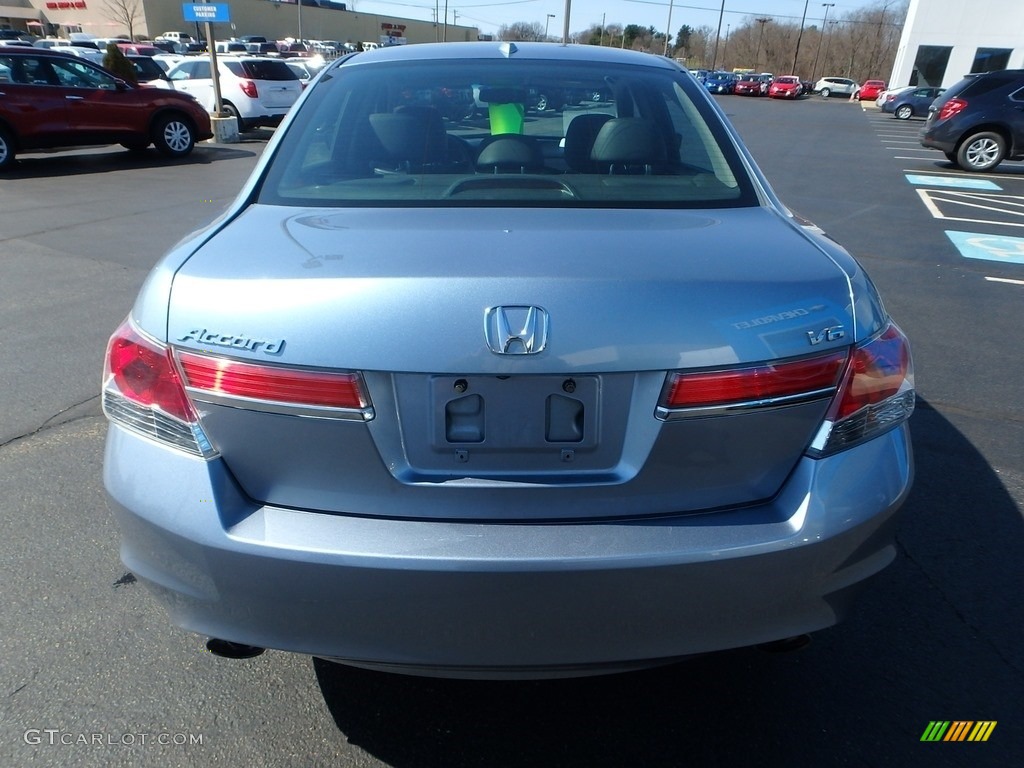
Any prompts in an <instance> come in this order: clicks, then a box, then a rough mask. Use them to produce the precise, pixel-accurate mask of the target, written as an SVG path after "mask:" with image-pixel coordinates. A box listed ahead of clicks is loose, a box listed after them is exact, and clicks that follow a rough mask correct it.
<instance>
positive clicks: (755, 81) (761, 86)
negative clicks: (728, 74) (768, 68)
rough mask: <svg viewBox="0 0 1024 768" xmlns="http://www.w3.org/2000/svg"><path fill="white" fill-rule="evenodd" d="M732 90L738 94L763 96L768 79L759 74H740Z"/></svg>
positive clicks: (766, 89)
mask: <svg viewBox="0 0 1024 768" xmlns="http://www.w3.org/2000/svg"><path fill="white" fill-rule="evenodd" d="M732 92H733V93H735V94H737V95H739V96H764V95H765V94H766V93H768V81H767V80H765V79H764V78H763V77H762V76H761V75H741V76H740V79H739V80H737V81H736V84H735V85H734V86H733V89H732Z"/></svg>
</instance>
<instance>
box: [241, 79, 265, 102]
mask: <svg viewBox="0 0 1024 768" xmlns="http://www.w3.org/2000/svg"><path fill="white" fill-rule="evenodd" d="M238 87H239V88H241V89H242V93H244V94H245V95H246V96H248V97H249V98H250V99H258V98H259V97H260V94H259V91H257V90H256V83H254V82H253V81H252V80H239V81H238Z"/></svg>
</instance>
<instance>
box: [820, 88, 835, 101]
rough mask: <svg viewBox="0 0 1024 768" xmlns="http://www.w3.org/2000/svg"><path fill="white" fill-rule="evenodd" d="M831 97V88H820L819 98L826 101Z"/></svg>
mask: <svg viewBox="0 0 1024 768" xmlns="http://www.w3.org/2000/svg"><path fill="white" fill-rule="evenodd" d="M831 95H832V89H831V88H822V89H821V98H823V99H827V98H828V97H829V96H831Z"/></svg>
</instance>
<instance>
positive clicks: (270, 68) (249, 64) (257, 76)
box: [241, 60, 297, 80]
mask: <svg viewBox="0 0 1024 768" xmlns="http://www.w3.org/2000/svg"><path fill="white" fill-rule="evenodd" d="M241 66H242V68H243V70H244V71H245V77H251V78H252V79H253V80H295V79H297V78H296V76H295V73H294V72H292V70H291V69H290V68H289V67H288V65H287V64H285V63H284V62H283V61H272V60H267V61H262V60H261V61H249V60H246V61H243V62H241Z"/></svg>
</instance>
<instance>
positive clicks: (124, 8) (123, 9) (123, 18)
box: [103, 0, 139, 40]
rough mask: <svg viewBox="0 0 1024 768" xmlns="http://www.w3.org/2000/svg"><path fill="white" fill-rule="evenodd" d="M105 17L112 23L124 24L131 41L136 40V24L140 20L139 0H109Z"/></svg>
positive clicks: (104, 11)
mask: <svg viewBox="0 0 1024 768" xmlns="http://www.w3.org/2000/svg"><path fill="white" fill-rule="evenodd" d="M103 15H104V16H106V17H107V18H108V19H110V20H111V21H116V22H117V23H119V24H124V25H125V26H126V27H127V28H128V37H129V39H131V40H134V39H135V23H136V22H137V21H138V20H139V0H107V1H106V3H105V4H104V7H103Z"/></svg>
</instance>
